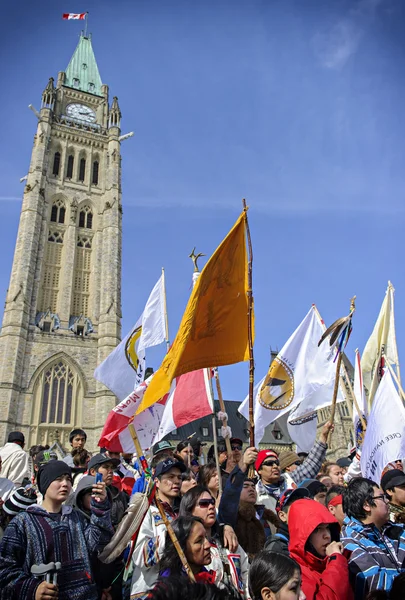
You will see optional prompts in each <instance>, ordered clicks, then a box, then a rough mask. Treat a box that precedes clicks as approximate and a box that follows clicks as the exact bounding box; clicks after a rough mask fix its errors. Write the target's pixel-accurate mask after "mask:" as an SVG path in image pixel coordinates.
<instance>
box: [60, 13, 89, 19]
mask: <svg viewBox="0 0 405 600" xmlns="http://www.w3.org/2000/svg"><path fill="white" fill-rule="evenodd" d="M86 15H87V13H86V12H85V13H63V15H62V19H65V20H66V21H70V20H71V19H73V20H77V21H84V19H85V18H86Z"/></svg>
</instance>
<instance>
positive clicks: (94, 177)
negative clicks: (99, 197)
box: [91, 160, 98, 185]
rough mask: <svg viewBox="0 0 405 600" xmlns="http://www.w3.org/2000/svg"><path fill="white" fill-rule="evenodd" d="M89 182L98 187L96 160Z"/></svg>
mask: <svg viewBox="0 0 405 600" xmlns="http://www.w3.org/2000/svg"><path fill="white" fill-rule="evenodd" d="M91 182H92V184H93V185H98V160H95V161H94V162H93V175H92V178H91Z"/></svg>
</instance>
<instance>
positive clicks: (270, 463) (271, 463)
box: [263, 458, 280, 467]
mask: <svg viewBox="0 0 405 600" xmlns="http://www.w3.org/2000/svg"><path fill="white" fill-rule="evenodd" d="M274 465H277V467H278V466H279V465H280V461H279V460H278V458H276V459H275V460H265V461H264V463H263V466H264V467H274Z"/></svg>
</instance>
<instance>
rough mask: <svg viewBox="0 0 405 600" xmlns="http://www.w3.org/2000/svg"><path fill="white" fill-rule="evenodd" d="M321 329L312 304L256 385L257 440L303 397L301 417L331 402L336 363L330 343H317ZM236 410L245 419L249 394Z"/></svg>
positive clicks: (322, 328)
mask: <svg viewBox="0 0 405 600" xmlns="http://www.w3.org/2000/svg"><path fill="white" fill-rule="evenodd" d="M324 330H325V328H324V326H323V325H322V323H321V321H320V319H319V318H318V316H317V314H316V307H315V305H313V306H312V307H311V308H310V310H309V312H308V314H307V315H306V317H305V318H304V320H303V321H302V323H301V324H300V325H299V326H298V328H297V329H296V330H295V331H294V333H293V334H292V336H291V337H290V339H289V340H288V342H287V343H286V344H285V345H284V347H283V349H282V350H281V351H280V352H279V354H278V355H277V357H276V358H275V359H274V360H273V362H272V363H271V365H270V369H269V371H268V373H267V375H266V376H265V377H264V378H263V379H262V380H261V381H260V382H259V383H258V385H257V386H256V387H255V392H254V393H255V406H254V421H255V442H256V444H259V442H260V440H261V439H262V437H263V435H264V430H265V428H266V427H267V425H269V423H272V422H273V421H275V420H276V419H278V418H279V417H281V415H283V414H285V413H287V412H288V411H290V410H292V409H293V408H295V407H296V406H298V405H299V404H300V403H301V402H303V401H304V400H305V405H303V409H304V412H302V414H300V415H299V416H300V417H302V416H304V415H306V414H309V413H311V412H314V410H316V409H318V408H322V406H327V404H330V403H331V401H332V395H333V386H334V382H335V371H336V366H335V364H334V362H333V358H334V353H333V352H331V349H330V348H329V345H328V344H327V343H324V344H321V345H320V346H319V347H318V342H319V340H320V338H321V336H322V334H323V333H324ZM239 412H240V413H241V414H242V415H243V416H244V417H245V418H246V419H248V413H249V398H248V397H247V398H246V399H245V400H244V401H243V402H242V404H241V405H240V407H239Z"/></svg>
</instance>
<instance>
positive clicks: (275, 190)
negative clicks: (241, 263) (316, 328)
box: [0, 0, 405, 400]
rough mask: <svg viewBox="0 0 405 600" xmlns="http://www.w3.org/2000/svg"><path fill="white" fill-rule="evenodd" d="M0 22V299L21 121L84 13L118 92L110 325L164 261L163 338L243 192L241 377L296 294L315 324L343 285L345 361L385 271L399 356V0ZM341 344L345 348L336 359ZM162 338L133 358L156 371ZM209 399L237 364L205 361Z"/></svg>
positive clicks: (215, 1)
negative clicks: (251, 333)
mask: <svg viewBox="0 0 405 600" xmlns="http://www.w3.org/2000/svg"><path fill="white" fill-rule="evenodd" d="M38 6H39V5H35V4H33V3H29V2H25V1H24V2H19V3H16V4H14V5H13V4H10V5H9V6H8V7H7V18H6V19H3V21H2V24H1V37H0V44H1V55H2V59H3V60H2V61H1V63H0V82H1V88H2V89H3V93H2V103H3V108H2V112H3V122H2V144H1V147H0V153H1V156H0V181H1V190H0V252H1V256H2V260H1V263H0V297H2V298H5V293H6V289H7V287H8V282H9V274H10V269H11V262H12V256H13V251H14V244H15V236H16V232H17V227H18V219H19V211H20V208H21V196H22V192H23V185H22V184H20V183H19V179H20V177H22V176H23V175H25V174H26V172H27V170H28V166H29V160H30V154H31V149H32V141H33V135H34V133H35V126H36V123H35V118H34V116H33V114H32V113H31V112H30V111H29V110H28V109H27V105H28V104H30V103H32V104H34V106H36V107H37V108H38V107H39V105H40V98H41V92H42V90H43V88H44V87H45V85H46V83H47V81H48V78H49V77H50V76H53V77H55V78H56V76H57V73H58V71H61V70H65V69H66V67H67V64H68V62H69V59H70V57H71V55H72V53H73V51H74V49H75V46H76V44H77V40H78V35H79V32H80V28H81V24H80V23H79V22H72V21H70V22H67V21H62V19H61V15H62V13H63V12H67V11H70V12H82V11H85V10H88V11H89V13H90V16H89V30H90V31H91V32H92V35H93V48H94V51H95V54H96V58H97V62H98V66H99V70H100V74H101V78H102V81H103V83H107V84H108V85H109V86H110V94H111V99H112V96H113V95H117V96H118V97H119V102H120V106H121V110H122V114H123V120H122V131H123V133H126V132H127V131H132V130H133V131H134V132H135V136H134V137H133V138H132V139H130V140H127V141H125V142H124V143H123V144H122V156H123V163H122V165H123V207H124V215H123V227H124V236H123V282H122V289H123V294H122V300H123V315H124V317H123V333H126V330H128V329H129V328H130V326H131V325H132V324H133V323H134V322H135V321H136V319H137V318H138V316H139V314H140V313H141V311H142V309H143V305H144V303H145V301H146V299H147V296H148V294H149V292H150V290H151V288H152V287H153V285H154V283H155V281H156V280H157V278H158V277H159V275H160V269H161V267H162V266H164V267H165V269H166V277H167V295H168V309H169V321H170V330H171V338H172V339H173V337H174V334H175V331H176V330H177V327H178V325H179V322H180V319H181V315H182V313H183V310H184V308H185V305H186V302H187V298H188V296H189V293H190V289H191V273H192V264H191V261H190V259H189V258H188V254H189V253H190V251H191V249H192V248H193V246H197V250H198V251H200V252H204V253H205V254H208V255H209V254H211V253H212V252H213V251H214V249H215V248H216V247H217V245H218V244H219V243H220V241H221V240H222V238H223V237H224V236H225V234H226V233H227V231H228V230H229V229H230V228H231V226H232V225H233V223H234V222H235V220H236V218H237V216H238V214H239V212H240V210H241V199H242V198H243V197H246V199H247V201H248V204H249V205H250V210H249V220H250V225H251V232H252V238H253V246H254V296H255V306H256V344H255V357H256V378H257V380H258V379H259V378H261V377H262V376H263V374H264V372H265V371H266V369H267V366H268V362H269V350H270V346H272V347H273V348H277V347H278V348H281V346H282V345H283V344H284V342H285V341H286V339H287V338H288V337H289V335H290V334H291V333H292V331H293V330H294V329H295V328H296V326H297V325H298V324H299V322H300V321H301V320H302V318H303V317H304V315H305V314H306V312H307V311H308V308H309V306H310V305H311V303H312V302H315V303H316V304H317V305H318V308H319V310H320V312H321V314H322V315H323V317H324V319H325V321H326V323H327V324H329V323H330V322H331V321H332V320H334V319H336V318H337V317H339V316H342V315H343V314H345V313H347V310H348V307H349V300H350V297H351V296H352V295H353V294H357V312H356V315H355V317H354V322H353V325H354V330H353V334H352V338H351V341H350V342H349V346H348V352H349V356H350V355H352V354H353V351H354V349H355V348H356V347H359V348H360V350H362V349H363V347H364V344H365V342H366V340H367V338H368V336H369V335H370V333H371V331H372V328H373V326H374V322H375V319H376V317H377V314H378V311H379V308H380V305H381V302H382V300H383V296H384V292H385V289H386V285H387V281H388V279H390V280H391V281H392V282H393V283H394V286H395V288H396V323H397V338H398V345H399V352H400V357H401V356H403V352H402V348H403V345H404V334H403V331H404V325H405V308H404V302H403V299H404V297H405V281H404V275H403V249H402V248H403V237H402V236H403V229H404V221H405V209H404V207H405V205H404V194H405V169H404V156H405V135H404V134H405V113H404V110H403V99H404V97H405V78H404V77H403V72H404V41H403V40H404V37H403V31H404V26H405V3H404V2H403V1H402V0H193V1H191V0H189V1H186V0H178V1H175V0H132V1H123V0H116V2H114V3H112V2H105V1H104V0H98V1H97V2H95V1H94V0H87V2H85V3H80V2H77V1H76V2H74V3H69V2H66V0H65V1H64V2H60V1H59V0H58V1H57V2H55V1H52V2H51V1H49V0H45V1H43V2H41V3H40V7H38ZM350 353H351V354H350ZM162 355H163V348H158V349H156V350H155V351H153V352H151V354H150V357H149V358H150V362H151V363H152V364H153V366H154V367H155V368H156V367H157V366H158V365H159V361H160V359H161V358H162ZM221 380H222V387H223V393H224V396H225V397H226V398H229V399H235V400H240V399H242V398H243V397H244V396H245V395H246V393H247V389H248V366H247V364H246V363H244V364H240V365H235V366H232V367H226V368H223V369H221Z"/></svg>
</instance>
